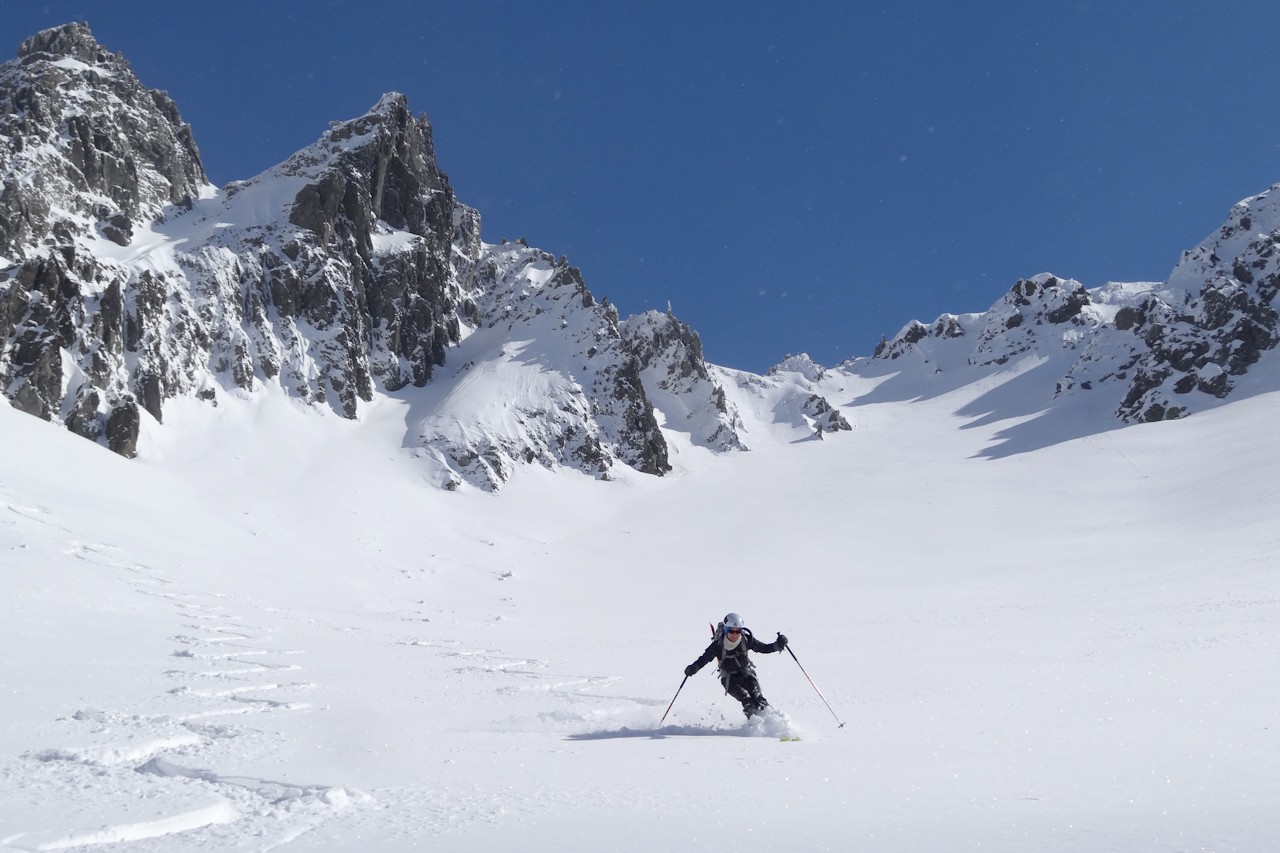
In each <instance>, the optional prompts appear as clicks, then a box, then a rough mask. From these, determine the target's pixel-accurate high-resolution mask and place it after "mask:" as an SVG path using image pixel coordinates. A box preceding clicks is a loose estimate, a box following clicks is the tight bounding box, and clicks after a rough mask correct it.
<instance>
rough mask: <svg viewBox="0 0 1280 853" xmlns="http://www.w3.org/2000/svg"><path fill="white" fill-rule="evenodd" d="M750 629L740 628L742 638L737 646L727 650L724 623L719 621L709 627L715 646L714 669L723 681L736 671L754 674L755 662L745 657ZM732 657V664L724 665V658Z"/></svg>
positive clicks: (750, 635)
mask: <svg viewBox="0 0 1280 853" xmlns="http://www.w3.org/2000/svg"><path fill="white" fill-rule="evenodd" d="M751 637H752V634H751V629H750V628H743V629H742V639H741V640H740V641H739V644H738V647H737V648H736V649H734V650H733V651H732V652H727V651H726V650H725V647H724V623H723V622H721V623H719V624H718V625H716V626H715V627H714V628H712V629H711V638H712V641H713V642H714V643H715V646H716V669H717V670H718V671H719V673H720V680H721V681H724V680H725V679H727V678H728V677H729V676H730V675H734V674H737V673H740V672H741V673H745V674H747V675H753V674H755V671H756V667H755V664H753V663H752V662H751V659H750V658H748V657H747V642H748V641H749V640H750V639H751ZM726 658H732V659H733V660H734V663H733V665H731V667H730V668H729V669H726V668H725V666H724V663H725V659H726Z"/></svg>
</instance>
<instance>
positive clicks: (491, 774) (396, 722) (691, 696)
mask: <svg viewBox="0 0 1280 853" xmlns="http://www.w3.org/2000/svg"><path fill="white" fill-rule="evenodd" d="M1031 369H1034V364H1031V363H1027V362H1011V363H1010V364H1009V365H1007V369H1006V370H1005V371H1004V372H1002V373H998V374H995V377H994V379H992V378H988V379H984V381H983V383H982V384H981V385H978V386H973V385H970V386H963V387H959V388H948V389H926V388H921V389H920V391H919V393H918V394H916V395H914V396H912V395H910V394H908V393H903V392H904V389H902V388H896V389H895V391H894V393H892V394H880V395H877V393H876V389H877V386H878V385H880V384H881V383H884V382H889V381H892V380H893V379H894V377H893V376H891V375H888V376H882V377H879V378H868V377H864V376H859V375H855V374H853V373H849V372H845V371H840V370H835V371H829V372H827V373H826V374H825V375H823V376H822V377H818V378H817V379H816V381H815V382H814V384H815V387H817V388H818V389H819V390H821V392H822V393H823V394H824V396H826V397H827V399H829V400H830V401H831V402H832V403H833V404H836V405H837V406H839V408H840V411H841V413H842V414H843V415H844V416H845V417H846V418H847V419H848V421H849V422H850V423H851V424H852V425H853V433H852V435H851V436H850V435H849V434H845V435H844V436H842V438H841V440H838V441H837V440H827V441H821V440H814V439H812V438H811V437H809V433H808V432H807V431H806V430H805V429H802V428H801V425H791V426H789V425H787V424H780V423H777V422H776V421H775V420H774V419H773V418H772V417H771V414H770V412H769V410H768V406H767V396H761V395H758V394H756V395H750V394H747V393H746V392H745V391H742V390H740V389H737V388H735V387H734V386H733V384H732V383H727V386H728V390H729V392H730V394H731V396H734V395H736V397H737V398H736V399H733V400H732V401H731V402H733V403H734V404H735V405H737V407H738V409H739V411H740V412H741V413H742V416H743V419H744V435H745V436H746V440H747V444H748V445H749V446H750V447H751V448H752V450H751V451H750V452H748V453H736V454H724V455H720V456H714V455H712V454H711V453H710V452H708V451H707V450H705V449H703V448H701V447H697V446H695V445H693V444H692V443H691V442H690V441H689V437H688V434H686V433H675V432H669V433H667V439H668V441H669V442H670V443H671V462H672V464H673V465H674V466H675V470H673V471H672V473H671V474H670V475H669V476H667V477H664V478H657V477H650V476H645V475H641V474H637V473H635V472H633V471H630V470H622V471H620V476H619V477H618V478H617V479H615V480H613V481H609V482H605V481H598V480H595V479H592V478H589V477H587V476H584V475H581V474H577V473H573V472H569V471H565V470H559V471H552V470H546V469H543V468H541V467H538V466H524V467H521V468H519V469H518V470H517V472H516V474H515V476H514V478H513V479H512V480H511V482H510V483H509V484H508V486H507V487H506V488H505V489H504V491H503V492H502V493H501V494H499V495H493V494H488V493H485V492H482V491H480V490H478V489H474V488H470V487H466V486H464V487H462V488H459V489H458V490H457V491H454V492H448V491H444V490H441V489H439V488H438V487H437V485H436V482H435V480H434V472H433V471H432V470H431V469H430V468H429V466H428V462H427V460H424V459H419V458H415V457H414V456H412V453H411V451H410V450H407V449H405V448H404V447H403V444H404V436H405V434H406V423H407V420H408V419H411V418H413V417H414V414H413V411H414V403H413V401H412V399H411V398H407V400H408V401H407V402H405V401H397V400H391V399H388V398H379V399H377V400H375V401H374V403H373V404H372V405H370V406H369V407H368V408H367V409H364V410H362V412H361V415H360V417H359V419H358V420H355V421H346V420H341V419H337V418H331V417H323V416H321V415H318V414H317V413H316V412H315V411H314V410H307V409H305V408H304V407H302V406H301V405H299V404H298V403H297V402H296V401H290V400H287V399H285V398H283V397H282V396H277V395H273V394H272V393H270V392H265V393H262V394H258V395H256V396H253V397H250V398H246V399H237V398H231V399H226V400H224V401H223V403H222V405H220V406H219V407H217V408H216V409H212V410H211V409H210V408H209V407H207V406H201V405H200V404H199V403H196V402H194V401H188V402H185V403H184V402H183V401H174V402H173V403H171V406H172V407H173V408H172V409H166V423H165V426H164V428H163V429H154V432H153V434H151V435H149V436H147V440H146V441H145V442H142V444H141V446H142V447H143V448H144V452H143V455H142V456H141V457H140V458H139V459H137V460H134V461H131V462H130V461H126V460H124V459H122V458H120V457H118V456H116V455H114V454H111V453H109V452H107V451H105V450H104V449H102V448H101V447H98V446H96V445H94V444H92V443H90V442H85V441H82V440H80V439H79V438H77V437H76V436H73V435H70V434H68V433H67V432H66V431H65V430H62V429H60V428H58V427H55V426H51V425H49V424H47V423H44V422H42V421H39V420H37V419H35V418H31V417H28V416H25V415H23V414H21V413H19V412H17V411H15V410H13V409H11V408H10V407H8V406H0V445H2V446H3V447H5V448H6V449H5V451H4V452H3V454H2V455H0V555H2V556H0V566H2V570H3V573H4V587H5V590H6V595H5V596H4V598H3V600H2V601H0V648H2V649H3V650H4V653H3V654H2V655H0V703H2V705H3V716H4V719H5V725H4V726H3V727H2V728H0V850H6V851H7V850H58V849H91V850H127V851H188V850H191V851H194V850H219V851H223V850H254V851H267V850H276V849H282V850H298V851H310V850H316V851H319V850H323V851H332V850H362V851H367V850H379V851H396V850H412V849H424V850H427V849H429V850H432V851H475V850H499V849H512V848H518V849H521V850H597V849H611V850H621V851H629V850H637V851H638V850H654V849H668V850H684V849H706V848H710V847H722V846H725V845H732V846H734V847H750V848H751V849H758V850H850V849H857V850H871V851H919V850H930V851H933V850H947V851H977V850H983V851H991V850H996V851H1029V850H1034V851H1098V850H1108V851H1155V850H1169V851H1174V850H1181V851H1191V850H1213V851H1261V850H1273V849H1278V848H1280V818H1278V817H1277V816H1276V812H1275V808H1274V805H1275V803H1276V802H1277V800H1280V772H1278V771H1277V764H1276V762H1275V761H1274V760H1273V759H1274V756H1275V755H1276V754H1277V748H1278V747H1280V739H1278V737H1277V727H1276V725H1275V708H1276V707H1277V700H1278V699H1280V695H1277V694H1278V692H1280V687H1278V685H1280V681H1278V680H1277V679H1276V674H1275V672H1276V671H1275V663H1274V661H1275V655H1276V651H1277V640H1278V638H1280V580H1278V575H1277V572H1276V569H1275V566H1276V562H1277V558H1278V557H1280V534H1278V533H1277V532H1276V530H1277V528H1276V525H1275V517H1276V512H1277V509H1278V508H1280V459H1278V458H1277V456H1276V455H1275V454H1274V453H1273V452H1271V450H1270V448H1271V446H1272V443H1273V441H1274V424H1275V422H1276V418H1277V416H1278V415H1280V394H1276V393H1264V394H1259V395H1257V396H1253V397H1249V398H1246V399H1243V400H1240V401H1237V402H1233V403H1229V404H1228V405H1225V406H1222V407H1220V408H1217V409H1213V410H1211V411H1207V412H1203V413H1200V414H1195V415H1193V416H1191V417H1188V418H1186V419H1184V420H1179V421H1171V422H1162V423H1155V424H1145V425H1139V426H1131V427H1126V428H1123V429H1114V430H1111V431H1109V432H1104V433H1092V434H1085V435H1083V436H1082V437H1076V438H1071V439H1069V440H1057V438H1054V440H1053V441H1049V440H1046V441H1043V442H1039V443H1036V442H1033V441H1027V442H1025V443H1024V444H1021V445H1019V446H1020V447H1022V446H1025V447H1039V448H1040V449H1034V450H1029V451H1026V452H1001V453H992V452H991V449H992V448H993V447H996V446H998V445H999V444H1000V442H1001V438H1000V436H1001V435H1002V434H1004V433H1006V432H1007V431H1008V430H1009V429H1010V428H1012V427H1014V426H1017V425H1020V426H1021V427H1022V432H1021V435H1023V437H1024V438H1025V437H1026V433H1027V430H1028V429H1030V430H1034V429H1035V428H1036V422H1035V420H1034V415H1027V416H1023V417H1019V418H1016V419H1012V420H996V419H994V418H992V417H991V416H990V411H989V410H988V411H986V412H982V411H979V410H980V409H982V406H980V405H978V406H975V405H974V404H975V401H976V400H979V399H980V398H982V397H983V396H984V395H991V394H992V393H993V392H995V391H996V390H998V386H999V385H1000V384H1002V383H1004V384H1008V383H1013V385H1011V386H1010V387H1016V383H1017V380H1018V377H1019V376H1020V375H1022V374H1023V373H1025V372H1026V371H1027V370H1031ZM726 375H728V374H726ZM905 390H909V389H905ZM423 393H424V394H426V393H429V391H428V389H423ZM762 400H765V401H766V402H764V403H762V402H761V401H762ZM1045 428H1046V429H1047V428H1049V427H1045ZM728 610H735V611H738V612H740V613H742V614H743V615H744V616H745V617H746V619H747V621H748V624H750V625H751V626H752V627H753V628H754V629H755V630H756V632H757V633H758V634H759V635H760V636H761V637H762V638H763V639H765V640H772V639H773V636H774V632H776V631H783V632H785V633H786V634H787V635H788V636H789V637H790V638H791V641H792V648H793V650H794V652H795V654H796V656H797V657H798V659H799V661H800V662H801V663H803V665H804V667H805V669H806V670H807V671H808V673H809V675H811V676H812V677H813V679H814V681H815V682H816V683H817V685H818V686H819V687H820V688H821V689H822V691H823V693H824V694H825V696H826V698H827V699H828V700H829V701H830V703H831V708H832V709H833V710H829V709H828V708H827V707H826V706H825V705H824V704H823V703H822V701H821V699H820V698H819V696H818V694H817V693H816V692H815V691H814V689H813V688H812V687H811V686H810V684H809V682H808V681H807V680H806V679H805V677H804V675H803V674H802V673H801V671H800V670H799V668H798V667H797V666H796V662H795V661H793V660H792V659H791V657H790V656H788V655H786V654H783V655H776V656H758V659H757V664H758V666H759V669H760V674H761V677H762V681H763V685H764V688H765V693H766V695H767V696H768V697H769V699H770V700H771V701H772V703H773V705H774V706H775V707H776V708H778V709H780V710H781V715H780V716H779V717H776V718H774V719H771V720H768V721H765V722H763V723H757V724H754V725H748V724H745V723H744V722H743V721H742V719H741V715H740V713H739V712H738V711H737V710H736V708H735V707H734V705H733V703H731V702H730V701H729V700H728V699H727V698H726V697H724V696H723V694H722V693H721V692H720V690H719V687H718V685H717V683H716V681H715V678H714V676H713V674H712V672H711V671H710V670H704V671H703V672H701V673H699V674H698V675H697V676H695V677H694V678H692V679H690V680H689V682H688V683H687V684H686V685H685V686H684V688H683V690H682V692H681V693H680V694H679V696H678V698H677V699H676V701H675V704H674V707H673V708H672V710H671V714H670V716H669V717H668V718H667V720H666V723H665V724H664V725H659V719H660V718H661V716H662V713H663V711H664V709H665V708H666V707H667V705H668V703H669V702H670V701H671V699H672V696H673V694H674V693H675V691H676V688H677V687H679V685H680V682H681V677H682V676H681V670H682V669H683V667H684V666H685V664H687V663H688V662H689V661H691V660H693V659H694V657H696V656H697V654H698V653H699V652H700V651H701V650H702V649H703V648H704V647H705V645H706V641H707V627H706V625H707V623H708V621H710V620H714V619H717V618H719V617H720V616H721V615H723V613H724V612H726V611H728ZM837 717H838V718H839V720H841V721H843V722H845V723H846V724H847V725H846V727H845V728H843V729H839V728H837ZM793 735H799V736H800V737H801V738H802V739H801V740H800V741H799V742H782V741H780V740H779V738H780V737H783V736H793Z"/></svg>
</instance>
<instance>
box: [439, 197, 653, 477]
mask: <svg viewBox="0 0 1280 853" xmlns="http://www.w3.org/2000/svg"><path fill="white" fill-rule="evenodd" d="M478 228H479V220H478V218H477V217H476V216H475V215H474V213H473V212H472V211H469V210H463V211H461V212H460V213H459V215H458V216H457V217H456V218H455V235H454V237H455V239H454V248H455V251H454V266H455V269H456V270H457V271H458V272H457V274H458V276H459V279H460V280H465V281H469V282H471V287H470V289H469V290H467V291H466V292H465V294H464V309H463V310H464V313H465V314H466V316H467V317H468V319H469V321H470V322H471V323H472V324H474V328H473V329H471V330H470V331H469V334H468V335H467V337H466V339H465V340H464V341H463V342H462V343H461V344H460V345H459V347H458V348H457V349H456V350H455V351H454V352H453V354H452V358H453V360H454V363H455V364H456V365H457V366H456V367H454V368H453V371H452V373H451V375H448V376H444V377H442V378H441V379H440V382H439V385H440V387H439V389H438V392H437V393H438V394H440V395H441V396H442V398H443V399H442V400H441V401H440V402H439V403H438V404H435V405H433V406H431V407H430V411H429V413H428V414H427V415H426V416H424V417H423V418H422V419H421V420H420V421H419V422H418V423H417V424H416V426H415V427H414V428H415V430H416V441H415V443H416V444H418V445H420V447H421V452H422V453H423V454H425V455H427V456H429V457H432V458H434V459H435V460H436V462H437V463H438V464H439V465H440V466H441V467H442V469H443V471H444V474H443V482H444V483H445V485H453V484H457V483H461V482H468V483H470V484H472V485H476V486H479V487H481V488H485V489H496V488H498V487H499V486H501V484H502V483H503V482H505V481H506V480H507V479H508V478H509V477H510V476H511V473H512V471H513V469H514V467H515V466H516V465H518V464H521V463H524V464H530V463H532V464H540V465H544V466H547V467H555V466H559V465H565V466H569V467H573V468H578V469H581V470H583V471H586V472H588V473H591V474H593V475H594V476H599V477H605V478H607V477H609V476H611V472H612V470H613V469H614V467H615V466H616V465H618V464H622V465H626V466H628V467H630V468H633V469H635V470H637V471H641V472H643V473H648V474H663V473H665V472H667V471H669V470H670V469H671V465H670V462H669V460H668V457H667V444H666V441H665V439H664V438H663V436H662V431H661V429H660V428H659V425H658V423H657V420H656V419H655V417H654V414H653V404H652V403H651V402H650V400H649V398H648V397H647V396H646V394H645V389H644V382H643V380H642V379H641V373H642V371H643V370H644V365H643V364H642V362H641V360H640V358H639V357H638V356H637V354H636V353H635V352H634V351H633V350H632V348H631V347H629V346H628V344H627V343H626V341H625V340H624V336H623V334H622V331H621V329H620V324H619V319H618V312H617V309H616V308H614V307H613V306H612V305H609V304H608V303H601V302H597V301H596V299H595V297H594V296H593V295H592V294H591V292H590V291H589V290H588V289H587V287H586V284H585V282H584V281H583V279H582V275H581V273H580V272H579V271H578V269H577V268H575V267H573V266H571V265H570V264H569V263H568V262H567V261H566V260H565V259H564V258H560V259H558V260H557V259H556V258H555V257H553V256H552V255H549V254H547V253H546V252H543V251H540V250H538V249H534V248H530V247H529V246H527V245H525V244H524V243H523V242H505V241H504V242H503V243H502V244H500V245H496V246H486V245H484V244H482V243H481V242H480V240H479V235H478Z"/></svg>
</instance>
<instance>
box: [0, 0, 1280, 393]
mask: <svg viewBox="0 0 1280 853" xmlns="http://www.w3.org/2000/svg"><path fill="white" fill-rule="evenodd" d="M784 7H786V8H784ZM71 20H83V21H88V22H89V24H90V26H91V28H92V29H93V32H94V35H95V36H96V37H97V38H98V40H99V41H100V42H101V43H103V44H104V45H105V46H106V47H108V48H109V49H112V50H115V51H119V52H121V53H123V54H124V55H125V56H126V58H128V59H129V61H130V62H131V63H132V65H133V67H134V70H135V71H136V72H137V74H138V76H139V77H140V78H141V79H142V82H143V83H144V84H146V85H147V86H149V87H151V88H157V89H165V90H167V91H168V92H169V93H170V94H171V95H172V96H173V97H174V99H175V100H176V101H177V103H178V107H179V109H180V110H181V112H182V115H183V117H184V118H185V119H186V120H187V121H188V122H190V124H191V125H192V128H193V130H194V133H195V138H196V141H197V144H198V145H199V146H200V150H201V154H202V156H203V158H204V163H205V168H206V170H207V171H208V173H209V176H210V178H211V179H212V180H213V181H214V182H215V183H217V184H224V183H226V182H227V181H230V180H235V179H242V178H248V177H252V176H253V175H255V174H257V173H258V172H260V171H262V170H263V169H266V168H268V167H269V166H272V165H274V164H275V163H278V162H279V161H281V160H283V159H285V158H286V157H288V156H289V155H290V154H291V153H293V152H294V151H295V150H297V149H298V148H301V147H303V146H306V145H308V144H310V143H311V142H313V141H315V140H316V139H317V138H318V137H319V136H320V134H321V133H322V132H323V131H324V130H325V129H326V127H327V126H328V123H329V121H330V120H331V119H348V118H353V117H356V116H358V115H361V114H363V113H364V112H366V111H367V110H368V109H369V108H370V107H371V106H372V105H373V104H374V103H375V102H376V101H377V100H378V97H379V96H380V95H381V94H382V93H383V92H386V91H392V90H395V91H401V92H404V93H405V94H406V95H408V97H409V104H410V107H411V108H412V109H413V110H414V111H415V112H420V113H425V114H426V115H427V116H428V117H429V118H430V120H431V122H432V124H433V126H434V131H435V141H436V149H437V154H438V156H439V161H440V165H441V167H442V168H443V169H444V171H446V172H447V173H448V174H449V176H450V179H451V181H452V183H453V187H454V191H455V193H456V194H457V195H458V197H459V198H460V199H461V200H462V201H464V202H465V203H467V204H470V205H472V206H473V207H476V208H478V209H479V210H480V212H481V214H482V216H483V218H484V237H485V239H486V240H489V241H491V242H496V241H498V240H499V239H501V238H503V237H511V238H515V237H519V236H524V237H526V238H527V239H528V240H529V242H530V244H531V245H535V246H539V247H541V248H543V249H546V250H547V251H549V252H551V253H553V254H556V255H561V254H564V255H567V256H568V257H569V260H570V261H571V262H572V263H574V264H575V265H577V266H578V267H580V268H581V269H582V272H583V274H584V276H585V277H586V280H587V284H588V286H589V287H590V288H591V290H592V291H593V292H594V293H595V294H596V295H597V296H606V295H607V296H608V297H609V298H610V299H611V300H612V301H613V302H614V303H616V304H617V305H618V307H619V310H620V311H621V312H622V314H623V315H624V316H625V315H628V314H633V313H638V312H640V311H644V310H647V309H650V308H665V307H666V305H667V302H668V300H670V302H671V303H672V305H673V306H674V308H675V312H676V314H677V315H678V316H679V317H680V318H681V319H683V320H685V321H686V322H688V323H689V324H690V325H691V326H692V327H693V328H694V329H696V330H697V331H698V332H700V333H701V335H702V338H703V344H704V349H705V351H706V355H707V357H708V359H710V360H711V361H713V362H716V363H718V364H723V365H727V366H731V367H739V368H744V369H748V370H753V371H757V372H759V371H763V370H766V369H767V368H768V367H769V366H771V365H772V364H774V363H776V362H777V361H779V360H780V359H781V358H782V357H783V356H785V355H787V354H788V353H792V352H808V353H809V354H810V355H812V356H813V357H814V358H815V359H816V360H818V361H819V362H821V363H823V364H827V365H832V364H835V363H837V362H839V361H840V360H842V359H844V358H848V357H851V356H855V355H869V354H870V353H871V351H872V350H873V349H874V347H875V345H876V342H877V341H878V340H879V337H880V335H881V334H886V335H890V336H892V335H893V334H895V333H896V332H897V331H898V330H899V329H900V328H901V327H902V326H903V325H904V324H905V323H906V322H907V321H909V320H912V319H919V320H923V321H926V322H927V321H930V320H933V319H934V318H935V317H937V316H938V315H939V314H941V313H943V312H947V311H950V312H955V313H960V312H966V311H981V310H985V309H986V308H987V307H989V306H990V305H991V304H992V303H993V302H995V301H996V300H997V299H999V298H1000V297H1001V296H1002V295H1003V294H1004V293H1005V291H1006V290H1008V288H1009V287H1010V285H1012V284H1013V282H1014V281H1015V280H1017V279H1018V278H1020V277H1025V276H1029V275H1034V274H1035V273H1038V272H1045V271H1049V272H1054V273H1056V274H1058V275H1060V276H1067V277H1072V278H1076V279H1079V280H1080V281H1082V282H1083V283H1084V284H1085V285H1086V286H1089V287H1093V286H1096V285H1099V284H1103V283H1105V282H1106V281H1112V280H1116V281H1134V280H1161V279H1164V278H1165V277H1166V276H1167V275H1168V273H1169V270H1170V269H1171V268H1172V267H1173V265H1174V263H1176V261H1177V259H1178V255H1179V253H1180V252H1181V251H1183V250H1184V249H1189V248H1191V247H1192V246H1194V245H1195V244H1196V243H1198V242H1199V241H1200V240H1201V239H1203V238H1204V237H1205V236H1207V235H1208V234H1209V232H1211V231H1213V230H1214V229H1215V228H1216V227H1217V226H1218V225H1220V224H1221V223H1222V221H1223V220H1224V219H1225V218H1226V215H1227V212H1228V210H1229V209H1230V207H1231V205H1232V204H1234V203H1235V202H1236V201H1238V200H1239V199H1241V198H1243V197H1245V196H1247V195H1252V194H1254V193H1257V192H1261V191H1262V190H1265V189H1266V188H1267V187H1269V186H1270V185H1271V184H1273V183H1276V182H1280V110H1278V109H1277V108H1276V101H1275V95H1274V88H1275V81H1276V80H1277V79H1280V50H1277V49H1276V35H1275V34H1276V33H1277V32H1280V5H1278V4H1276V3H1274V2H1237V1H1236V0H1218V2H1215V3H1212V4H1210V3H1191V2H1117V0H1108V1H1107V2H1092V1H1091V0H1089V1H1088V2H1059V3H1052V4H1050V3H1028V2H1026V0H1018V2H988V3H963V2H956V1H955V0H938V2H908V0H896V2H884V3H869V2H857V0H839V2H829V3H828V2H822V3H818V2H814V3H781V2H777V0H770V2H753V1H752V0H738V2H733V3H714V2H705V3H704V2H687V0H686V2H671V3H667V2H645V3H640V2H622V0H620V1H619V2H599V0H590V2H559V3H536V2H532V0H524V2H513V3H496V2H465V3H463V2H458V3H436V2H429V0H416V2H404V3H399V2H378V0H368V2H364V3H349V2H312V3H301V2H298V3H285V2H271V0H258V2H253V3H246V2H236V0H228V1H227V2H219V3H185V2H183V3H174V2H142V0H136V1H135V2H127V3H126V2H119V3H115V2H95V3H91V2H41V0H0V57H3V58H11V57H12V56H13V55H15V54H16V51H17V47H18V44H19V43H20V42H21V41H22V39H24V38H25V37H27V36H28V35H30V34H32V33H34V32H36V31H37V30H40V29H43V28H45V27H48V26H53V25H56V24H60V23H65V22H67V21H71Z"/></svg>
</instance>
